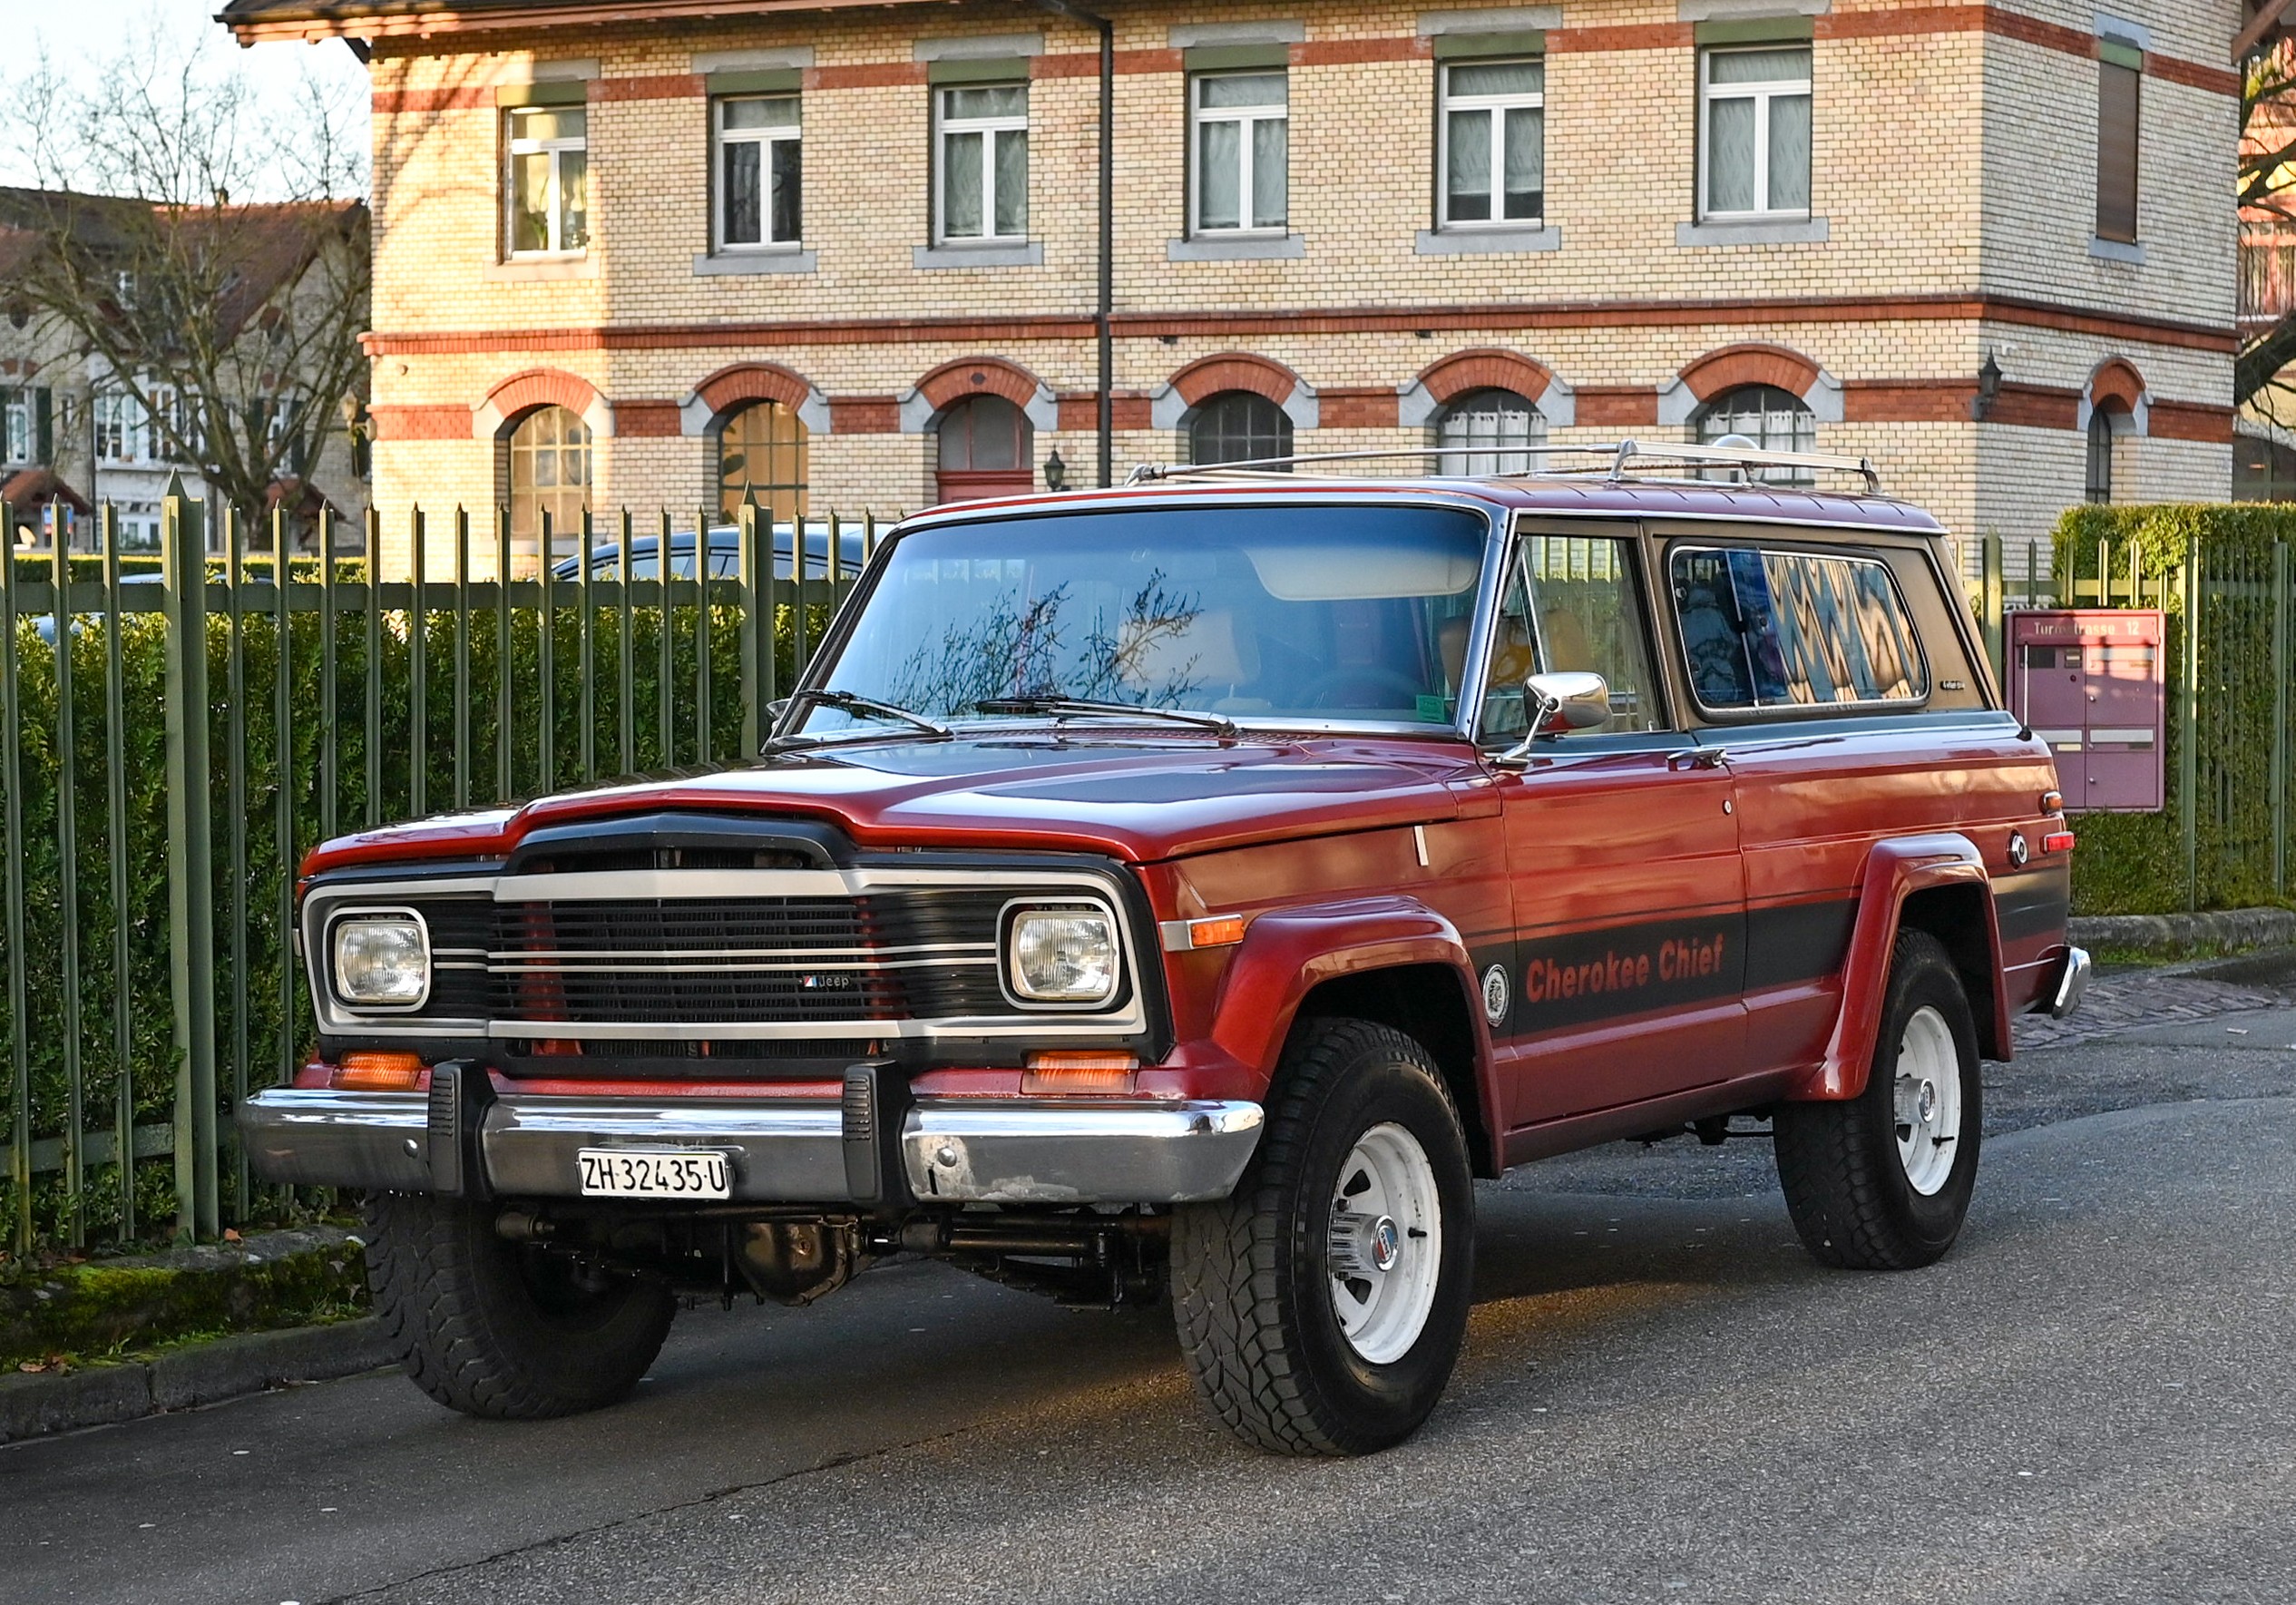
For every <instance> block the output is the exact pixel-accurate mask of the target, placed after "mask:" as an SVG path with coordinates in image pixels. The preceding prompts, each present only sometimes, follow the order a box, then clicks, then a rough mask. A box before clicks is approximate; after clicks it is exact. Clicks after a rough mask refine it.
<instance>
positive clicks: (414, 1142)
mask: <svg viewBox="0 0 2296 1605" xmlns="http://www.w3.org/2000/svg"><path fill="white" fill-rule="evenodd" d="M233 1118H234V1120H235V1121H237V1123H238V1125H239V1140H240V1142H241V1143H242V1144H244V1145H245V1147H246V1149H247V1157H248V1163H249V1165H250V1166H252V1167H253V1168H254V1169H255V1172H256V1174H257V1175H259V1176H261V1177H263V1178H265V1179H267V1180H271V1181H287V1182H296V1183H299V1184H301V1185H304V1186H309V1187H364V1188H374V1189H381V1190H384V1191H387V1192H428V1191H429V1190H430V1187H431V1162H430V1141H429V1134H430V1100H429V1098H428V1096H427V1095H426V1094H425V1093H421V1092H338V1091H335V1089H333V1088H331V1087H273V1088H271V1089H270V1090H269V1091H263V1092H257V1093H254V1094H253V1095H251V1096H249V1097H247V1098H243V1099H241V1100H240V1101H239V1109H238V1110H237V1111H236V1112H235V1114H234V1117H233Z"/></svg>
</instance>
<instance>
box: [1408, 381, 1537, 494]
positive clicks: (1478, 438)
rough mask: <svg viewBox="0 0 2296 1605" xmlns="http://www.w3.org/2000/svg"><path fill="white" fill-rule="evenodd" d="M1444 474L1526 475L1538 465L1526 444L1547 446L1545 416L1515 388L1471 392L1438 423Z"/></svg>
mask: <svg viewBox="0 0 2296 1605" xmlns="http://www.w3.org/2000/svg"><path fill="white" fill-rule="evenodd" d="M1435 444H1436V445H1439V446H1441V447H1442V448H1443V455H1442V456H1441V458H1440V459H1438V461H1439V467H1438V468H1437V472H1438V473H1441V474H1528V473H1529V472H1530V471H1531V470H1532V469H1534V468H1536V467H1537V466H1538V465H1539V459H1538V458H1536V457H1534V456H1532V455H1530V454H1529V452H1528V451H1526V450H1525V449H1523V448H1525V447H1526V446H1534V445H1546V444H1547V419H1546V416H1545V415H1544V414H1542V413H1541V412H1539V408H1538V407H1537V406H1534V405H1533V404H1532V403H1531V402H1530V401H1529V399H1527V398H1526V397H1524V396H1518V395H1516V394H1515V393H1514V392H1513V391H1512V390H1470V391H1469V392H1468V393H1467V394H1466V395H1464V396H1461V397H1459V398H1458V399H1457V400H1456V401H1453V402H1452V403H1451V405H1450V406H1447V407H1445V408H1444V409H1443V415H1442V416H1441V418H1439V419H1438V420H1437V421H1436V424H1435Z"/></svg>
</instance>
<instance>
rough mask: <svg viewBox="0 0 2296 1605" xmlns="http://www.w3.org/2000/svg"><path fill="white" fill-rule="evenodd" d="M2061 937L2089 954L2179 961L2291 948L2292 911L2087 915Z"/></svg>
mask: <svg viewBox="0 0 2296 1605" xmlns="http://www.w3.org/2000/svg"><path fill="white" fill-rule="evenodd" d="M2066 939H2067V940H2068V941H2070V942H2072V943H2074V944H2076V945H2077V946H2081V947H2086V948H2090V949H2093V950H2094V949H2104V950H2105V951H2108V952H2116V953H2141V954H2146V955H2147V956H2149V957H2154V958H2158V959H2162V960H2167V959H2176V958H2185V957H2189V956H2191V955H2192V954H2194V953H2197V952H2200V951H2203V950H2208V949H2213V950H2214V951H2216V952H2219V953H2230V952H2233V951H2236V950H2239V949H2242V948H2250V947H2281V946H2287V945H2289V944H2296V909H2288V908H2227V909H2222V910H2219V911H2216V912H2213V913H2209V914H2101V915H2086V916H2085V917H2082V918H2079V919H2075V920H2071V921H2068V922H2067V931H2066Z"/></svg>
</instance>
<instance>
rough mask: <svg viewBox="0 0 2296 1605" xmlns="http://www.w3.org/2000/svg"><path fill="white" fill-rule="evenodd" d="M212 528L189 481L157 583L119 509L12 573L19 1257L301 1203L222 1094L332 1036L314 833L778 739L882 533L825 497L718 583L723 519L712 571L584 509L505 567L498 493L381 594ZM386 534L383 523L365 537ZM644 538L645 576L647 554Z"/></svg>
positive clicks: (9, 663) (7, 1198) (424, 545)
mask: <svg viewBox="0 0 2296 1605" xmlns="http://www.w3.org/2000/svg"><path fill="white" fill-rule="evenodd" d="M6 514H7V510H6V509H5V507H0V528H11V529H12V528H14V527H15V522H14V520H13V518H11V517H7V516H6ZM206 517H207V513H206V509H205V508H204V507H203V505H202V504H200V503H199V502H197V501H193V500H190V499H187V498H185V497H183V496H181V495H176V496H171V497H170V498H169V499H168V500H167V501H166V503H165V504H164V508H163V516H162V520H161V560H160V563H159V565H158V568H157V570H156V572H155V573H129V572H127V571H128V570H129V569H130V568H132V567H133V566H134V564H133V561H132V559H131V560H127V561H123V558H122V553H121V551H120V547H119V540H118V529H117V524H116V522H115V520H114V519H113V518H112V515H111V514H110V511H109V510H108V509H107V510H106V511H105V512H104V514H103V515H102V516H101V517H100V518H99V519H97V520H96V521H94V524H95V527H94V531H93V534H94V537H95V538H94V541H93V544H94V547H95V552H94V553H93V555H91V556H80V557H73V556H69V555H67V554H66V553H65V552H64V551H62V550H59V551H58V552H57V553H54V554H53V555H52V556H51V555H50V554H46V553H44V554H42V555H41V557H40V558H39V560H38V561H37V563H30V562H27V561H26V560H24V559H16V560H15V561H12V562H8V563H0V852H5V874H0V945H4V946H5V986H6V998H5V1003H6V1047H5V1055H6V1057H5V1066H6V1072H5V1073H6V1076H7V1086H8V1105H7V1117H6V1118H7V1124H6V1130H5V1141H6V1147H5V1166H6V1169H5V1178H0V1248H12V1249H13V1250H14V1251H15V1252H19V1253H21V1252H24V1251H27V1250H30V1249H32V1248H35V1247H43V1248H45V1247H70V1246H77V1245H81V1244H83V1243H88V1242H91V1241H103V1240H119V1241H128V1240H135V1239H140V1238H151V1237H152V1236H155V1235H160V1234H162V1233H171V1234H173V1235H176V1236H179V1237H185V1236H196V1237H200V1238H212V1237H214V1236H215V1235H217V1234H218V1233H219V1232H220V1230H221V1229H222V1228H224V1227H225V1226H226V1225H234V1224H244V1223H246V1222H249V1221H251V1220H259V1219H268V1218H278V1217H279V1215H280V1214H281V1213H282V1212H283V1211H288V1210H290V1209H292V1208H293V1207H294V1206H295V1200H294V1199H293V1198H292V1197H291V1196H290V1195H288V1194H286V1193H284V1191H283V1190H282V1189H274V1188H268V1187H266V1185H265V1184H263V1183H262V1182H261V1181H260V1180H259V1179H256V1178H254V1177H252V1176H251V1175H250V1174H249V1171H248V1169H247V1166H246V1163H245V1160H244V1156H243V1155H241V1154H240V1153H239V1150H238V1149H237V1147H236V1145H235V1144H234V1142H233V1140H232V1137H231V1129H230V1107H231V1104H232V1102H233V1101H235V1100H237V1099H239V1098H241V1097H243V1096H245V1095H246V1094H247V1093H248V1092H249V1091H250V1090H252V1089H258V1088H260V1087H262V1086H265V1085H269V1084H271V1083H273V1082H275V1081H278V1080H281V1079H283V1078H285V1077H287V1076H289V1075H291V1074H292V1073H293V1071H294V1069H295V1065H296V1060H297V1056H298V1053H299V1052H301V1051H302V1050H303V1049H304V1048H305V1047H306V1046H307V1044H308V1040H309V1032H310V1020H309V1008H308V996H307V994H306V993H305V991H304V989H303V984H302V979H301V976H300V974H299V970H298V965H297V964H296V962H295V959H294V954H293V953H292V951H291V946H290V944H289V937H288V932H289V929H290V916H291V912H292V900H293V892H294V886H293V882H294V874H295V866H297V864H298V862H299V860H300V858H301V856H302V855H303V854H304V853H306V852H308V850H309V848H310V847H312V846H313V845H314V844H316V843H317V842H318V841H319V840H321V839H323V838H325V837H329V836H333V835H336V834H339V833H340V832H342V831H344V830H346V829H356V828H360V827H369V826H374V825H377V824H380V823H383V822H385V821H386V820H392V819H398V818H405V817H417V816H422V815H426V814H430V813H435V812H439V811H444V810H449V809H460V808H469V807H491V806H494V805H497V804H502V803H507V802H513V801H515V800H517V799H518V798H523V797H531V796H534V795H538V794H541V793H543V792H546V791H550V790H552V789H557V788H564V787H568V786H574V785H580V784H582V783H585V782H591V781H600V780H604V779H607V778H611V777H614V776H619V775H628V774H636V773H641V772H654V771H659V770H662V769H667V768H683V767H688V766H707V765H709V764H712V763H719V762H724V761H728V760H730V759H732V758H737V757H738V756H739V755H741V754H744V753H749V752H754V751H756V750H757V745H758V742H759V739H760V737H761V734H762V731H763V729H764V727H765V725H766V724H767V722H768V719H767V714H766V712H765V709H766V705H767V703H768V702H770V701H771V700H773V699H774V698H775V697H776V696H777V694H778V693H779V690H780V688H781V687H783V686H785V685H789V684H793V683H794V681H795V676H796V673H797V671H798V670H799V669H800V668H801V667H802V665H803V663H804V661H805V659H806V655H807V653H808V651H809V650H810V647H811V645H812V644H813V643H814V642H817V641H819V640H820V637H821V632H822V631H823V629H824V628H825V627H826V622H827V620H828V618H829V616H830V614H831V612H833V611H834V608H835V605H836V603H837V602H838V601H839V600H840V599H841V598H842V596H843V594H844V592H845V591H846V590H847V589H848V588H849V587H850V585H851V583H852V582H853V580H854V578H855V573H857V569H858V564H859V563H860V562H861V561H865V558H866V556H867V554H868V553H870V552H871V551H873V550H874V545H875V541H876V535H877V530H878V524H877V521H876V520H875V519H874V517H871V516H862V517H857V518H838V517H835V516H834V515H832V516H831V517H829V518H826V519H815V520H812V521H809V522H808V523H807V524H806V527H805V529H804V530H802V531H794V532H788V533H787V534H786V535H784V536H783V537H782V538H783V540H785V541H786V542H787V547H786V549H785V550H784V553H783V554H782V555H781V556H780V557H778V558H777V556H776V544H777V539H776V532H775V531H774V530H773V529H772V528H771V527H770V526H769V525H768V524H767V523H765V522H764V521H763V520H762V519H761V518H760V517H759V516H758V514H757V510H755V509H748V510H745V512H744V514H743V515H742V516H741V518H740V519H739V520H738V526H737V529H736V531H735V533H734V535H733V543H734V546H735V552H734V553H733V561H732V562H731V563H729V564H728V565H727V566H728V568H729V569H730V571H731V572H729V573H722V574H718V573H712V572H711V571H712V569H713V567H715V566H716V565H715V564H714V563H712V561H711V559H712V556H713V555H714V553H713V552H712V547H713V546H718V545H721V544H722V543H723V542H724V540H725V539H726V537H725V536H723V535H720V536H718V537H717V538H716V539H715V540H713V539H712V538H710V537H708V536H706V535H703V536H697V537H695V538H694V539H693V546H694V548H695V550H696V564H695V567H696V569H697V571H698V573H699V575H700V576H701V577H693V576H691V575H686V574H680V573H678V572H676V571H677V569H678V567H679V566H680V565H679V564H677V563H672V562H671V561H670V553H671V550H672V544H673V543H672V525H673V522H675V523H677V524H679V525H680V526H682V529H683V530H694V531H708V530H709V529H710V527H711V525H712V524H718V525H719V526H720V528H722V527H723V525H724V521H722V520H717V519H714V518H712V517H711V516H710V515H709V514H707V513H706V512H705V513H701V514H688V515H686V517H684V518H683V519H679V520H675V521H673V519H672V518H671V517H670V516H669V515H666V514H665V515H660V516H659V517H657V518H654V519H652V520H648V521H642V522H636V523H634V522H633V521H632V520H631V519H630V517H629V516H628V515H626V514H625V515H622V516H620V517H618V518H615V519H612V520H611V521H596V522H593V521H592V520H591V519H590V518H587V517H586V518H585V519H584V520H583V524H582V527H581V530H579V531H578V532H573V533H572V538H571V540H567V541H564V542H562V545H563V546H564V547H565V548H566V551H565V553H562V556H571V557H572V560H573V561H572V563H571V565H569V564H567V563H564V562H563V561H561V562H560V563H559V564H558V566H557V567H556V568H549V567H545V568H544V569H542V573H539V574H537V575H535V576H533V577H530V578H512V579H507V580H505V579H502V578H498V577H496V576H499V575H509V574H512V573H513V543H512V539H511V533H510V523H509V519H508V517H507V515H506V514H503V513H502V512H500V511H496V512H493V514H491V515H490V514H482V515H481V516H480V517H479V518H478V519H476V520H474V519H473V518H472V517H471V516H469V515H468V514H465V513H464V512H462V511H460V510H457V511H456V512H455V513H454V514H452V516H451V521H450V522H449V524H447V527H445V529H443V530H441V529H437V528H433V527H429V526H428V525H427V524H426V522H425V514H423V513H422V512H420V511H417V512H415V513H413V514H409V515H408V524H407V526H406V528H407V533H408V535H409V537H410V539H411V543H412V544H411V548H410V549H411V552H412V554H413V556H412V563H413V572H412V573H411V574H410V575H409V577H408V578H406V579H405V580H404V581H396V582H385V583H381V584H376V583H373V582H370V580H369V579H368V577H367V573H366V564H365V563H364V562H363V561H358V562H354V561H344V560H340V559H337V558H333V557H329V558H325V559H322V558H318V557H308V556H298V554H297V553H295V552H294V551H293V550H292V543H291V541H290V539H289V531H288V526H287V524H285V523H284V521H279V522H275V523H273V524H271V525H270V526H269V528H268V529H264V530H247V529H242V528H240V527H239V526H238V525H237V524H236V523H234V522H232V521H230V519H229V516H228V514H227V515H226V520H225V524H224V527H223V528H222V529H220V531H217V532H213V533H217V534H218V535H219V536H220V542H218V543H214V544H220V553H221V555H220V557H215V556H210V544H211V543H210V539H209V535H210V531H209V530H208V529H207V527H206V524H205V519H206ZM783 529H784V530H785V531H787V526H786V525H785V526H783ZM545 533H546V536H547V533H548V532H545ZM338 534H339V532H337V531H335V530H333V529H331V528H322V529H321V530H320V531H319V532H318V545H319V550H320V551H321V552H324V553H334V552H336V551H337V538H338ZM381 534H382V528H381V525H380V523H379V521H378V520H376V519H374V518H372V517H370V518H369V520H368V521H367V524H366V530H365V536H366V551H368V552H374V551H376V550H378V549H379V545H380V537H381ZM648 535H650V536H653V537H655V538H656V541H657V544H655V545H654V546H653V548H652V551H651V553H646V552H644V551H642V550H641V551H640V553H638V554H637V563H638V564H639V565H640V571H641V573H642V568H643V566H644V565H645V563H646V559H647V557H648V556H649V555H650V556H651V557H652V558H653V566H655V567H656V569H657V573H656V574H655V575H654V577H650V578H647V577H641V574H640V573H633V553H632V544H633V537H642V536H648ZM638 544H639V545H640V547H641V548H642V547H643V546H645V545H646V543H645V542H644V541H642V540H640V541H639V542H638ZM543 550H544V551H545V552H550V551H551V550H552V543H551V542H550V541H549V540H548V539H547V538H546V539H545V542H544V543H543ZM441 551H445V552H446V553H451V557H450V558H449V561H448V563H447V564H446V566H447V568H448V569H449V572H448V573H443V574H442V573H433V572H431V570H432V569H433V568H434V567H435V566H436V565H435V557H436V554H437V553H439V552H441ZM808 556H811V557H812V558H813V560H814V561H813V562H811V563H808V561H806V560H807V557H808ZM569 567H571V572H570V573H568V572H561V571H562V570H566V569H568V568H569ZM809 570H811V571H813V572H811V573H809V572H808V571H809ZM282 575H284V576H285V583H284V584H282V583H281V576H282ZM482 575H483V576H484V577H479V576H482Z"/></svg>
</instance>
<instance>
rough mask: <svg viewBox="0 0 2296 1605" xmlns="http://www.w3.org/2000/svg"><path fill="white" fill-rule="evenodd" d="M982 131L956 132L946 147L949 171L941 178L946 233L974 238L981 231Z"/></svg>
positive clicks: (948, 140)
mask: <svg viewBox="0 0 2296 1605" xmlns="http://www.w3.org/2000/svg"><path fill="white" fill-rule="evenodd" d="M983 137H984V136H982V135H981V134H978V133H953V134H950V135H949V136H948V137H947V140H946V142H944V143H943V146H942V149H943V152H945V154H946V156H947V160H948V171H947V172H945V173H944V174H943V176H942V180H941V217H942V224H941V226H942V230H943V232H945V233H947V234H949V235H951V236H952V237H957V238H968V239H969V238H971V237H972V236H973V235H976V234H978V233H980V232H981V141H982V138H983Z"/></svg>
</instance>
